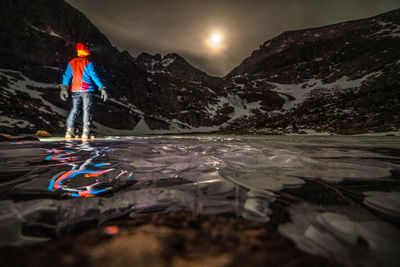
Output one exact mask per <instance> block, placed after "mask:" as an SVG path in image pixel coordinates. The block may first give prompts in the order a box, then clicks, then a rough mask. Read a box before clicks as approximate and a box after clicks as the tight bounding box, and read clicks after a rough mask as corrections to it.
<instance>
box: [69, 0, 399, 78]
mask: <svg viewBox="0 0 400 267" xmlns="http://www.w3.org/2000/svg"><path fill="white" fill-rule="evenodd" d="M67 1H68V2H69V3H70V4H72V5H73V6H74V7H76V8H78V9H79V10H81V11H82V12H83V13H84V14H85V15H87V16H88V17H89V19H90V20H91V21H92V22H93V23H94V24H96V25H97V26H98V28H99V29H100V30H101V31H102V32H103V33H105V34H106V36H107V37H109V39H110V40H111V42H112V43H113V44H114V45H116V46H117V47H118V48H119V49H121V50H127V51H129V52H130V53H131V54H132V55H134V56H135V55H137V54H139V53H141V52H143V51H146V52H149V53H151V54H155V53H161V54H166V53H171V52H176V53H179V54H182V56H184V57H185V58H186V59H187V60H188V61H189V62H190V63H192V64H193V65H195V66H196V67H198V68H200V69H201V70H203V71H206V72H207V73H209V74H213V75H218V76H221V75H224V74H226V73H227V72H229V71H230V70H232V69H233V68H234V67H235V66H237V65H238V64H240V62H242V61H243V60H244V58H246V57H247V56H249V55H250V54H251V52H252V51H253V50H255V49H257V48H258V46H259V45H260V44H261V43H263V42H265V41H267V40H268V39H271V38H273V37H275V36H277V35H279V34H280V33H282V32H283V31H286V30H295V29H302V28H309V27H316V26H322V25H326V24H333V23H338V22H342V21H346V20H352V19H359V18H363V17H368V16H373V15H376V14H379V13H382V12H385V11H389V10H392V9H394V8H398V7H399V6H400V3H399V1H398V0H380V1H376V0H336V1H331V0H286V1H284V3H283V1H281V0H269V1H266V0H246V1H243V0H201V1H200V0H199V1H195V0H168V1H165V0H132V1H126V0H113V1H109V0H96V1H91V0H67ZM215 30H218V31H220V32H223V34H224V39H225V44H226V49H225V50H224V51H222V52H221V53H220V54H215V53H213V52H212V51H210V49H209V48H208V47H207V46H206V45H205V44H204V42H203V40H204V39H205V38H207V37H208V36H209V34H211V32H212V31H215Z"/></svg>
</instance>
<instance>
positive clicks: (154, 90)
mask: <svg viewBox="0 0 400 267" xmlns="http://www.w3.org/2000/svg"><path fill="white" fill-rule="evenodd" d="M0 7H1V9H0V15H1V17H0V21H1V23H0V58H1V59H0V89H1V90H0V96H1V97H0V104H1V108H0V131H1V132H8V133H12V134H18V133H32V132H35V131H36V130H38V129H46V130H49V131H50V132H52V133H56V134H61V133H62V132H63V131H64V121H65V117H66V115H67V112H68V110H69V106H70V103H69V102H67V103H65V102H62V101H60V100H59V98H58V89H57V88H56V85H57V83H58V82H59V81H60V78H61V75H62V73H63V71H64V69H65V67H66V64H67V62H68V60H70V59H71V58H72V57H73V56H74V55H75V51H74V48H75V43H76V42H79V41H83V40H85V42H86V43H88V44H89V45H91V49H92V51H93V55H92V60H93V61H94V63H95V65H96V66H97V67H98V71H99V73H100V76H101V77H102V79H103V80H104V83H105V84H106V86H107V87H108V88H109V91H110V93H111V99H110V101H108V102H106V103H102V102H101V101H100V99H99V98H97V100H98V101H97V103H96V107H95V110H94V124H93V128H94V130H95V131H96V132H98V133H99V134H123V135H132V134H149V133H154V134H160V133H179V132H215V131H217V132H218V131H219V132H221V131H222V132H238V133H263V134H279V133H291V132H295V133H296V132H297V133H302V132H304V131H305V130H314V131H326V132H331V133H362V132H369V131H373V132H380V131H396V130H399V128H400V124H399V117H398V114H400V113H399V111H400V110H399V107H400V105H399V97H398V88H399V84H400V82H399V75H398V74H399V71H400V69H399V67H400V61H399V58H400V57H399V56H400V50H399V49H398V48H399V47H400V10H399V9H397V10H394V11H392V12H389V13H386V14H382V15H379V16H376V17H373V18H368V19H363V20H358V21H351V22H345V23H339V24H335V25H329V26H325V27H319V28H313V29H306V30H300V31H291V32H285V33H283V34H281V35H279V36H277V37H276V38H273V39H271V40H269V41H267V42H265V43H264V44H262V45H261V46H260V48H259V49H258V50H256V51H254V52H253V53H252V55H251V56H250V57H248V58H247V59H245V60H244V61H243V63H242V64H240V65H239V66H238V67H236V68H235V69H234V70H232V72H230V73H229V74H228V75H227V76H226V77H223V78H218V77H212V76H209V75H208V74H207V73H205V72H203V71H200V70H198V69H196V68H195V67H193V66H191V65H190V64H189V63H188V62H187V61H186V60H185V59H184V58H183V57H181V56H180V55H178V54H175V53H171V54H167V55H165V56H161V55H160V54H156V55H150V54H147V53H142V54H140V55H139V56H137V57H136V58H134V57H132V56H131V55H130V54H129V53H128V52H126V51H123V52H120V51H119V50H118V49H117V48H115V47H113V46H112V45H111V43H110V42H109V41H108V40H107V38H106V37H105V36H104V34H102V33H101V32H100V31H99V30H98V29H97V28H96V26H94V25H93V24H92V23H91V22H90V21H89V20H88V19H87V18H86V17H85V16H84V15H83V14H82V13H81V12H79V11H78V10H76V9H74V8H73V7H71V6H70V5H69V4H67V3H66V2H65V1H62V0H52V1H50V0H37V1H35V3H33V2H32V1H28V0H15V1H11V0H5V1H2V3H1V4H0ZM61 13H62V14H65V15H63V16H59V15H58V14H61ZM116 118H118V119H116Z"/></svg>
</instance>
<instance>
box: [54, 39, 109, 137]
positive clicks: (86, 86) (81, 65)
mask: <svg viewBox="0 0 400 267" xmlns="http://www.w3.org/2000/svg"><path fill="white" fill-rule="evenodd" d="M76 52H77V54H78V57H76V58H74V59H72V60H71V61H70V62H69V63H68V66H67V69H66V70H65V73H64V75H63V77H62V83H61V84H59V88H60V89H61V91H60V98H61V100H63V101H67V98H68V85H69V83H70V81H71V79H72V84H71V94H72V107H71V111H70V112H69V114H68V117H67V131H66V133H65V138H66V139H70V138H71V137H72V135H73V134H74V125H75V120H76V118H77V117H78V115H79V113H80V110H81V106H82V110H83V115H82V117H83V130H82V139H87V138H88V137H89V135H90V123H91V114H90V111H91V107H92V104H93V93H94V89H95V87H94V84H96V85H97V87H98V88H99V90H100V92H101V98H102V99H103V101H106V100H107V98H108V94H107V92H106V88H105V87H104V86H103V84H102V83H101V81H100V79H99V77H98V75H97V73H96V71H95V69H94V66H93V63H92V62H91V61H90V60H89V56H90V50H89V48H88V47H87V46H86V45H84V44H82V43H78V44H77V45H76ZM82 104H83V105H82Z"/></svg>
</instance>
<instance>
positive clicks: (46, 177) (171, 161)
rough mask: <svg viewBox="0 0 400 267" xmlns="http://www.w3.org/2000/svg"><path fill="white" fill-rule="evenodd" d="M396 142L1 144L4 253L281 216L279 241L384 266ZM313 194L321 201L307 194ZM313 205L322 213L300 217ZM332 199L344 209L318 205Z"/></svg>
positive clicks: (394, 204)
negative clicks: (103, 227) (144, 225)
mask: <svg viewBox="0 0 400 267" xmlns="http://www.w3.org/2000/svg"><path fill="white" fill-rule="evenodd" d="M396 138H397V137H389V136H386V137H385V136H381V137H374V136H346V137H345V136H258V137H253V136H240V137H238V136H217V135H197V136H195V135H193V136H168V137H165V136H153V137H107V138H104V139H96V140H95V141H93V142H83V143H82V142H80V141H72V142H65V141H63V140H56V139H53V140H51V139H50V141H49V142H19V143H13V142H8V143H1V144H0V162H1V167H2V168H1V169H0V193H1V198H0V246H20V245H25V244H32V243H37V242H45V241H47V240H48V239H49V238H53V237H56V236H60V235H63V234H65V233H68V232H69V231H71V230H73V229H74V227H78V226H81V225H84V224H85V223H87V224H91V225H92V224H93V223H96V224H101V223H104V222H106V221H109V220H112V219H115V218H119V217H121V216H130V217H131V218H135V217H137V216H142V214H144V213H152V212H170V211H190V212H197V213H204V214H230V215H233V216H238V217H243V218H245V219H247V220H252V221H256V222H260V223H267V222H269V221H270V220H271V218H273V216H274V212H273V211H274V210H276V209H277V208H278V209H287V210H289V212H290V215H291V216H290V220H291V222H290V223H287V224H284V225H281V226H280V230H281V232H282V233H283V234H285V235H287V236H288V237H290V238H292V239H293V240H294V241H295V242H296V244H297V245H298V246H299V247H300V248H301V249H304V250H305V251H308V252H310V253H317V254H321V255H325V256H327V257H330V258H333V259H335V260H337V261H339V262H341V263H345V264H348V263H350V264H348V265H357V264H359V263H360V265H363V264H364V260H365V261H366V260H367V258H365V259H364V258H363V257H361V256H359V254H358V253H361V252H365V253H369V254H368V255H369V256H368V257H370V258H371V260H372V261H371V262H373V263H376V265H391V264H392V263H393V262H396V261H397V258H395V256H393V255H392V252H393V253H394V249H396V248H397V246H393V247H390V245H388V244H391V242H392V241H393V239H394V238H397V236H398V232H397V229H396V228H394V227H393V226H392V224H391V221H395V220H398V217H399V213H400V211H399V201H398V200H399V192H398V191H399V190H398V188H399V186H398V185H399V183H398V180H396V177H395V176H396V174H398V173H399V172H398V171H399V169H400V168H399V162H400V161H399V159H400V153H399V151H400V143H399V142H398V140H397V139H396ZM316 185H318V186H320V187H321V188H322V189H324V190H322V189H321V190H322V191H303V190H305V189H307V188H309V187H310V186H316ZM375 185H376V186H375ZM374 186H375V187H374ZM307 190H309V189H307ZM318 190H319V189H318ZM292 194H293V195H292ZM349 196H351V197H349ZM313 198H315V200H314V201H315V202H317V203H313V204H312V205H316V204H318V209H317V208H304V207H312V206H307V205H311V204H310V203H309V202H310V201H313ZM353 198H354V199H353ZM337 199H339V200H341V201H339V202H338V203H339V204H341V205H343V207H342V206H335V208H333V207H332V206H329V205H325V204H324V203H325V202H324V201H327V203H330V202H334V201H336V200H337ZM362 199H363V200H364V201H363V202H362V203H359V202H360V201H359V200H362ZM302 205H305V206H302ZM346 209H347V210H349V209H350V210H351V209H353V211H352V212H346V213H343V211H344V210H346ZM371 211H374V212H375V211H376V214H375V213H371ZM357 214H362V216H359V217H357ZM381 215H384V217H383V216H381ZM387 218H388V219H389V221H386V220H385V219H387ZM381 227H384V228H385V229H386V230H384V231H383V230H382V231H383V232H382V231H381V230H379V229H380V228H381ZM385 231H386V232H385ZM380 234H382V235H383V236H384V237H383V238H380V237H379V236H380ZM381 248H382V249H381ZM383 248H385V249H383ZM354 251H356V253H355V252H354ZM341 255H342V256H341ZM341 257H342V258H343V260H342V259H341ZM385 259H386V260H385ZM368 260H369V258H368ZM344 261H346V262H344Z"/></svg>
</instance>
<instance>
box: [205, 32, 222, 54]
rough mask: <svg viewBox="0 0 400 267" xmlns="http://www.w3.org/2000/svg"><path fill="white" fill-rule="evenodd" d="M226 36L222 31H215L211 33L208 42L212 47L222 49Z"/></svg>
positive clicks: (215, 49)
mask: <svg viewBox="0 0 400 267" xmlns="http://www.w3.org/2000/svg"><path fill="white" fill-rule="evenodd" d="M223 41H224V38H223V36H222V34H221V33H219V32H213V33H211V35H210V36H209V37H208V38H207V40H206V43H207V45H208V47H209V48H211V49H212V50H214V51H218V50H221V49H222V48H223V47H224V43H223Z"/></svg>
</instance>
